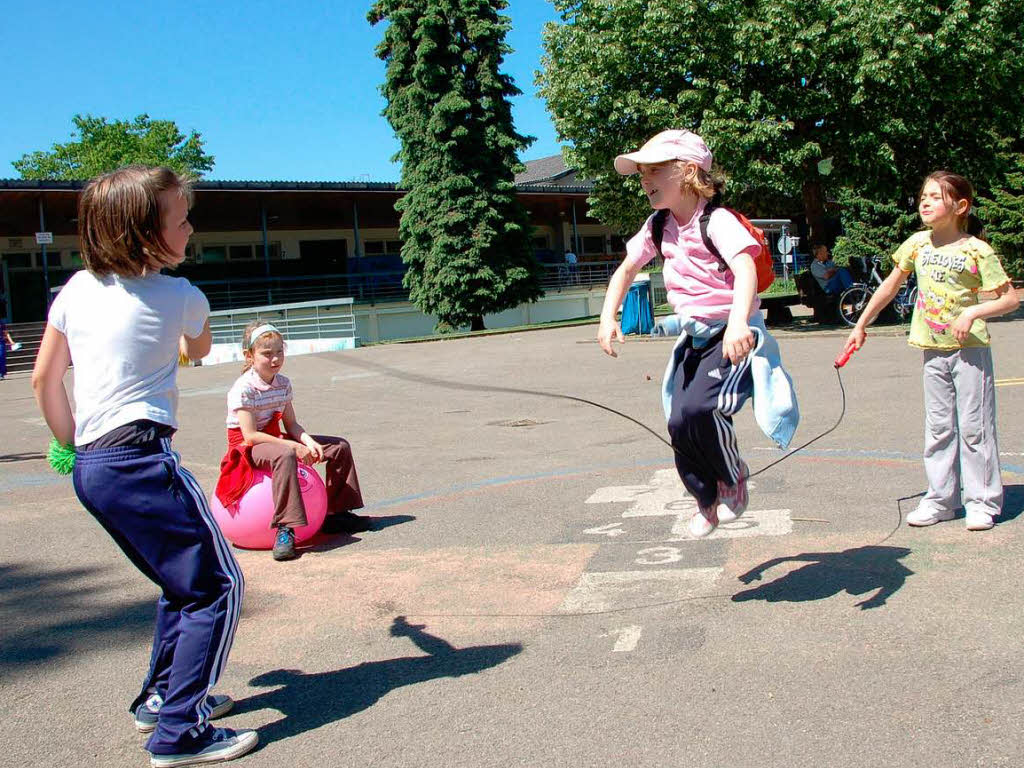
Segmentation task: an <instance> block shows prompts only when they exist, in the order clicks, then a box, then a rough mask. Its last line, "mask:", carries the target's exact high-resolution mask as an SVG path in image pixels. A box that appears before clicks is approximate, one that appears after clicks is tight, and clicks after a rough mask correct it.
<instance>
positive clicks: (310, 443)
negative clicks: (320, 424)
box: [302, 434, 324, 461]
mask: <svg viewBox="0 0 1024 768" xmlns="http://www.w3.org/2000/svg"><path fill="white" fill-rule="evenodd" d="M302 444H303V445H304V446H306V447H307V448H309V450H311V451H312V452H313V460H314V461H323V460H324V447H323V446H322V445H320V443H318V442H317V441H316V440H314V439H313V438H312V437H310V436H309V435H306V434H304V435H303V436H302Z"/></svg>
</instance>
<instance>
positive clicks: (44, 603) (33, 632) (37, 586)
mask: <svg viewBox="0 0 1024 768" xmlns="http://www.w3.org/2000/svg"><path fill="white" fill-rule="evenodd" d="M104 576H107V572H106V570H105V569H103V568H94V567H89V568H67V569H62V570H57V569H46V568H39V567H37V566H34V565H27V564H5V565H0V626H2V627H3V641H2V642H0V676H6V675H9V674H11V673H15V672H17V671H18V670H20V669H24V668H26V667H32V666H36V665H40V664H44V663H52V662H53V661H55V660H59V659H61V658H63V657H69V656H71V655H74V656H76V657H78V656H81V655H82V654H85V653H88V652H90V651H92V650H99V649H109V648H110V647H112V646H114V645H120V644H123V643H125V642H136V641H138V642H146V641H148V640H149V639H150V635H151V633H152V627H153V617H154V614H155V610H156V609H155V604H156V599H155V597H154V599H152V600H135V601H132V602H124V601H123V599H122V598H121V595H122V593H123V586H124V585H123V581H122V580H121V579H114V578H112V577H109V576H108V578H106V579H105V580H101V579H102V577H104Z"/></svg>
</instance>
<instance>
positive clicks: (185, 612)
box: [32, 166, 257, 766]
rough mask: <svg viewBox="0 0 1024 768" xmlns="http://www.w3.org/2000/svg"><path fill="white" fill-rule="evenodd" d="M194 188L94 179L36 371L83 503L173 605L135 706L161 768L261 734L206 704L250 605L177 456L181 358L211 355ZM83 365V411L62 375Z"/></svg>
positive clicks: (140, 174) (224, 751)
mask: <svg viewBox="0 0 1024 768" xmlns="http://www.w3.org/2000/svg"><path fill="white" fill-rule="evenodd" d="M191 200H192V196H191V186H190V183H189V181H188V180H187V179H185V178H183V177H181V176H179V175H178V174H177V173H175V172H174V171H172V170H170V169H168V168H150V167H146V166H128V167H125V168H121V169H119V170H117V171H113V172H111V173H107V174H104V175H102V176H98V177H97V178H95V179H93V180H92V181H90V182H89V184H88V185H87V186H86V187H85V189H84V190H83V191H82V194H81V196H80V198H79V203H78V225H79V229H80V238H81V254H82V261H83V263H84V264H85V269H84V270H82V271H80V272H77V273H75V274H74V275H73V276H72V277H71V279H70V280H68V282H67V284H66V285H64V287H63V288H62V289H61V291H60V293H59V294H58V295H57V298H56V299H55V300H54V302H53V305H52V306H51V307H50V313H49V318H48V320H49V322H48V323H47V325H46V330H45V331H44V333H43V341H42V345H41V347H40V349H39V355H38V357H37V358H36V366H35V370H34V371H33V373H32V387H33V389H34V390H35V393H36V400H37V401H38V403H39V407H40V409H41V410H42V412H43V416H44V417H45V418H46V423H47V424H48V425H49V427H50V430H51V431H52V432H53V434H54V436H55V437H56V438H57V439H58V440H59V441H60V442H62V443H65V444H72V443H73V444H74V447H75V465H74V476H73V480H74V487H75V493H76V494H77V495H78V498H79V500H80V501H81V502H82V505H83V506H84V507H85V508H86V509H87V510H88V511H89V512H90V513H91V514H92V515H93V517H95V518H96V520H97V521H98V522H99V523H100V525H102V526H103V528H104V529H106V531H107V532H108V533H109V534H110V536H111V538H113V539H114V541H115V542H116V543H117V545H118V546H119V547H120V548H121V549H122V551H123V552H124V553H125V554H126V555H127V556H128V558H129V559H130V560H131V561H132V563H133V564H134V565H135V566H136V567H137V568H138V569H139V570H140V571H142V572H143V573H144V574H145V575H146V576H147V577H148V578H149V579H151V580H152V581H153V582H155V583H156V584H157V585H158V586H159V587H160V588H161V590H162V591H163V594H162V596H161V598H160V600H159V602H158V603H157V614H156V632H155V638H154V641H153V653H152V657H151V661H150V669H149V674H148V675H147V676H146V680H145V682H144V683H143V685H142V690H141V692H140V693H139V695H138V696H137V697H136V698H135V701H134V702H133V703H132V705H131V712H132V714H133V717H134V722H135V727H136V728H137V729H138V730H139V731H141V732H144V733H145V732H149V731H152V732H153V735H152V736H150V738H149V741H148V742H147V743H146V749H147V750H149V752H150V755H151V764H152V765H153V766H164V765H192V764H193V763H196V762H213V761H223V760H231V759H233V758H235V757H239V756H240V755H243V754H245V753H246V752H249V751H250V750H252V749H253V748H254V747H255V746H256V742H257V736H256V732H255V731H233V730H230V729H227V728H214V727H213V726H211V725H210V724H209V720H210V719H211V718H213V717H218V716H220V715H222V714H224V713H225V712H227V711H228V710H229V709H231V706H232V701H231V699H230V698H228V697H227V696H214V695H208V694H209V691H210V689H211V688H212V687H213V685H214V684H215V683H216V682H217V679H218V678H219V677H220V675H221V672H222V671H223V669H224V666H225V664H226V662H227V657H228V652H229V651H230V650H231V642H232V640H233V638H234V633H235V626H236V625H237V623H238V618H239V615H240V613H241V607H242V592H243V580H242V571H241V569H240V568H239V566H238V563H237V562H236V561H235V559H234V557H232V555H231V548H230V546H229V545H228V543H227V541H226V540H225V539H224V537H223V535H222V534H221V532H220V529H219V528H218V527H217V523H216V522H215V521H214V519H213V516H212V515H211V513H210V509H209V507H208V506H207V503H206V497H205V495H204V494H203V491H202V489H201V488H200V487H199V483H198V482H196V479H195V477H194V476H193V475H192V474H191V473H190V472H189V471H188V470H186V469H185V468H184V467H182V466H181V463H180V459H179V457H178V454H177V453H175V452H174V451H172V450H171V436H172V435H173V434H174V431H175V429H176V428H177V426H178V422H177V413H176V411H177V404H178V390H177V384H176V376H177V371H178V356H179V353H180V354H184V355H186V356H188V357H189V358H191V359H193V360H198V359H201V358H202V357H203V356H204V355H206V353H207V352H209V349H210V325H209V321H208V316H209V311H210V305H209V303H208V302H207V300H206V297H205V296H204V295H203V294H202V292H201V291H200V290H199V289H198V288H196V287H195V286H193V285H191V284H190V283H189V282H188V280H185V279H183V278H175V277H169V276H167V275H162V274H161V273H160V270H161V269H162V268H164V267H172V268H173V267H175V266H177V265H178V264H180V263H181V262H182V261H183V260H184V259H185V246H186V245H187V244H188V239H189V236H190V235H191V234H192V225H191V224H190V223H189V221H188V211H189V206H190V204H191ZM71 364H74V367H75V377H74V381H75V386H74V395H75V409H74V412H72V410H71V405H70V403H69V401H68V396H67V391H66V390H65V389H64V375H65V374H66V373H67V370H68V366H69V365H71Z"/></svg>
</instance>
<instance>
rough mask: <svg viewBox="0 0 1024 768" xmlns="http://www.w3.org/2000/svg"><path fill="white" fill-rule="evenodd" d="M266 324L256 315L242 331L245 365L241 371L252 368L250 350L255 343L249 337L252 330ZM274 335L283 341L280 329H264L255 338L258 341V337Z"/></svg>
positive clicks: (271, 336)
mask: <svg viewBox="0 0 1024 768" xmlns="http://www.w3.org/2000/svg"><path fill="white" fill-rule="evenodd" d="M266 324H267V321H266V320H261V319H260V318H258V317H257V318H256V319H255V320H250V321H249V323H248V324H247V325H246V326H245V329H244V330H243V331H242V353H243V354H245V366H244V367H243V368H242V373H245V372H246V371H248V370H249V369H250V368H252V351H253V348H254V347H255V345H254V344H253V343H252V342H251V341H250V339H249V337H250V336H252V332H253V331H255V330H256V329H257V328H259V327H260V326H261V325H266ZM275 336H276V337H277V338H279V339H281V341H284V336H282V335H281V333H280V331H266V332H265V333H261V334H260V335H259V337H258V338H257V339H256V340H257V341H259V340H260V339H264V338H273V337H275ZM246 353H248V354H246Z"/></svg>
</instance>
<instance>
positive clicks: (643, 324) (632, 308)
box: [622, 280, 654, 334]
mask: <svg viewBox="0 0 1024 768" xmlns="http://www.w3.org/2000/svg"><path fill="white" fill-rule="evenodd" d="M652 328H654V307H653V306H652V305H651V282H650V280H644V281H637V282H635V283H633V284H632V285H631V286H629V291H628V292H627V293H626V300H625V301H624V302H622V332H623V333H624V334H630V333H642V334H648V333H650V332H651V329H652Z"/></svg>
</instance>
